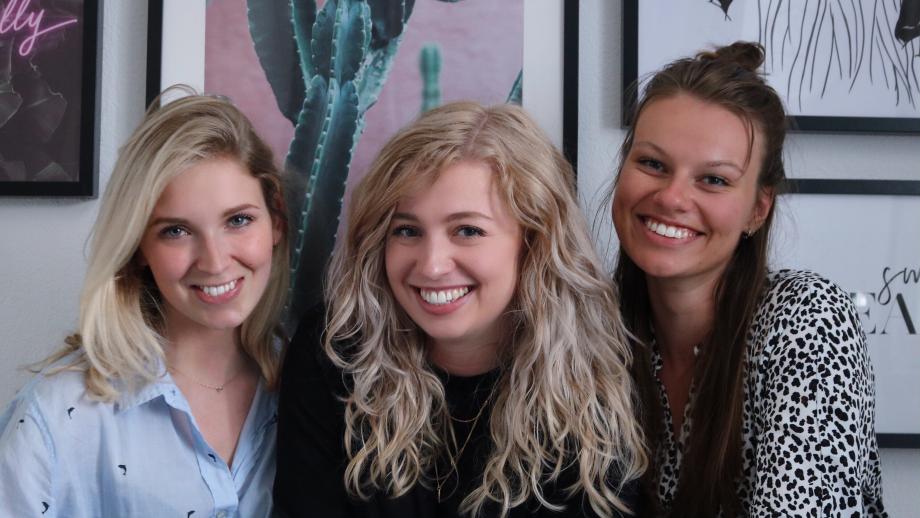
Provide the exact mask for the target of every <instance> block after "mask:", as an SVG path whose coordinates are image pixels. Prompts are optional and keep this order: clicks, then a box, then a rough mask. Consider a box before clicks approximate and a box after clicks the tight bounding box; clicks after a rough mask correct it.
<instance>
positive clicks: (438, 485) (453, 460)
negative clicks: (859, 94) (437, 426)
mask: <svg viewBox="0 0 920 518" xmlns="http://www.w3.org/2000/svg"><path fill="white" fill-rule="evenodd" d="M497 385H498V383H497V382H496V383H495V384H494V385H492V391H491V392H489V396H488V397H487V398H486V399H485V401H483V402H482V406H480V407H479V411H478V412H476V417H474V418H472V419H456V418H455V417H454V416H452V415H450V412H448V414H447V415H448V417H450V418H451V420H453V421H457V422H458V423H473V424H472V425H470V431H469V433H468V434H466V439H464V441H463V446H461V447H460V449H459V450H457V455H456V456H454V455H451V453H450V450H448V452H447V457H448V458H449V459H450V471H448V472H447V473H446V474H445V475H444V478H443V479H442V478H441V475H440V474H439V473H438V462H437V461H435V462H434V484H435V489H436V490H437V498H438V503H441V489H442V488H443V487H444V484H445V483H446V482H447V479H449V478H450V476H451V475H452V474H454V473H456V474H457V482H458V484H459V481H460V472H459V471H458V470H457V463H458V462H460V458H461V457H463V452H464V451H465V450H466V446H467V445H468V444H469V443H470V439H472V437H473V432H475V431H476V425H477V424H478V423H479V418H480V417H481V416H482V413H483V411H485V409H486V407H487V406H488V405H489V401H491V400H492V396H494V395H495V387H496V386H497ZM451 427H453V425H451Z"/></svg>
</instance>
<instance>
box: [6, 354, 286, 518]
mask: <svg viewBox="0 0 920 518" xmlns="http://www.w3.org/2000/svg"><path fill="white" fill-rule="evenodd" d="M276 408H277V400H276V397H275V394H272V393H270V392H268V391H267V390H266V389H265V386H264V383H263V382H260V383H259V386H258V388H257V390H256V394H255V397H254V398H253V401H252V406H251V408H250V409H249V415H248V416H247V417H246V422H245V424H244V425H243V430H242V432H241V433H240V439H239V444H238V445H237V449H236V453H235V454H234V458H233V465H232V466H227V464H226V463H225V462H224V461H223V460H222V459H221V458H220V457H219V456H218V455H217V453H215V452H214V450H212V449H211V447H210V446H208V444H207V442H205V440H204V437H203V436H202V435H201V431H200V430H199V428H198V425H197V424H196V423H195V418H194V417H193V416H192V412H191V410H190V407H189V404H188V401H187V400H186V399H185V397H184V396H183V395H182V392H181V391H180V390H179V388H178V387H177V386H176V384H175V383H174V382H173V380H172V378H171V377H170V376H169V374H168V373H167V374H164V376H163V377H162V378H161V379H160V380H159V381H158V382H156V383H153V384H150V385H148V386H146V387H144V388H142V389H140V390H139V391H137V392H135V393H128V394H122V396H121V398H120V399H119V400H118V401H117V402H115V403H100V402H97V401H93V400H91V399H89V398H87V397H86V396H85V390H84V385H83V374H82V373H81V372H73V371H68V372H61V373H58V374H55V375H52V376H47V377H46V376H45V375H43V374H39V375H38V376H36V377H35V378H34V379H33V380H32V381H31V382H29V384H27V385H26V386H25V387H23V389H22V390H20V391H19V393H18V394H17V395H16V397H15V399H13V402H12V403H11V404H10V406H9V407H7V408H6V410H5V411H4V412H3V414H0V517H4V518H5V517H8V516H9V517H16V518H20V517H30V516H35V517H41V518H47V517H55V516H58V517H65V516H66V517H78V518H82V517H94V518H95V517H107V516H113V517H114V516H118V517H121V516H142V517H147V516H151V517H152V516H177V517H180V518H181V517H185V518H202V517H216V518H224V517H235V516H240V517H245V518H249V517H262V516H267V515H269V514H270V511H271V503H272V497H271V488H272V480H273V479H274V475H275V422H276V421H277V414H276Z"/></svg>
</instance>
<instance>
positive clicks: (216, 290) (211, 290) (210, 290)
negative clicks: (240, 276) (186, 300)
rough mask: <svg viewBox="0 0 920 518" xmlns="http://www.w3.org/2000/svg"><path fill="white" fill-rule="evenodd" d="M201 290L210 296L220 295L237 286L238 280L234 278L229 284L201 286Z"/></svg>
mask: <svg viewBox="0 0 920 518" xmlns="http://www.w3.org/2000/svg"><path fill="white" fill-rule="evenodd" d="M199 288H201V291H203V292H205V294H206V295H208V296H210V297H219V296H221V295H223V294H224V293H227V292H228V291H230V290H232V289H233V288H236V280H232V281H230V282H228V283H227V284H221V285H219V286H199Z"/></svg>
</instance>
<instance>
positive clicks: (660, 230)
mask: <svg viewBox="0 0 920 518" xmlns="http://www.w3.org/2000/svg"><path fill="white" fill-rule="evenodd" d="M645 226H646V227H648V229H649V230H651V231H652V232H654V233H656V234H658V235H659V236H665V237H670V238H674V239H686V238H688V237H690V236H691V235H695V233H694V232H693V231H691V230H689V229H686V228H682V227H672V226H671V225H665V224H664V223H659V222H657V221H654V220H652V219H649V218H646V219H645Z"/></svg>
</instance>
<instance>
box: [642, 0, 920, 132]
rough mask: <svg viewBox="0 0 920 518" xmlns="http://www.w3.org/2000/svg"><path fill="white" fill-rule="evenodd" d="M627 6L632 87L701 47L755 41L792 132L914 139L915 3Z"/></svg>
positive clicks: (918, 15) (918, 37) (918, 107)
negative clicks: (907, 136)
mask: <svg viewBox="0 0 920 518" xmlns="http://www.w3.org/2000/svg"><path fill="white" fill-rule="evenodd" d="M624 5H625V10H624V27H628V28H629V29H630V30H629V31H628V34H627V36H628V37H627V38H626V40H625V41H624V44H625V54H626V66H625V77H624V81H626V82H628V83H631V82H633V81H635V80H636V79H638V80H639V84H640V85H641V83H642V79H643V78H644V77H646V76H647V75H648V74H649V73H650V72H652V71H655V70H657V69H658V68H660V67H661V66H662V65H664V64H666V63H668V62H670V61H672V60H674V59H677V58H680V57H683V56H687V55H692V54H693V53H695V52H697V51H699V50H701V49H706V48H712V47H713V46H716V45H723V44H727V43H731V42H733V41H736V40H747V41H757V42H760V43H761V44H762V45H763V46H764V48H765V50H766V60H765V62H764V73H765V75H766V77H767V80H768V82H769V83H770V84H771V85H772V86H773V87H774V88H775V89H776V91H777V92H779V94H780V96H781V97H782V98H783V100H784V102H785V104H786V109H787V111H788V112H789V114H790V116H792V118H793V119H794V122H795V125H796V127H797V128H798V129H800V130H804V131H833V132H872V133H877V132H887V133H920V59H918V58H917V56H918V55H920V31H917V30H916V27H917V25H918V23H920V7H918V4H917V3H916V2H901V1H900V0H879V1H876V2H806V3H796V2H785V3H783V2H771V1H766V0H756V1H749V2H731V1H728V2H680V3H673V2H661V1H650V2H639V1H638V0H626V1H625V2H624ZM662 35H667V37H666V38H663V37H661V36H662ZM627 100H628V101H630V102H631V101H632V99H627ZM626 105H627V106H629V104H626Z"/></svg>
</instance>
